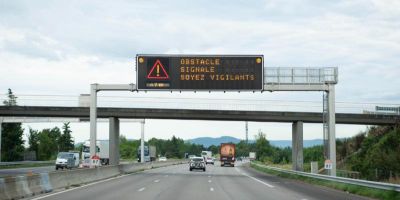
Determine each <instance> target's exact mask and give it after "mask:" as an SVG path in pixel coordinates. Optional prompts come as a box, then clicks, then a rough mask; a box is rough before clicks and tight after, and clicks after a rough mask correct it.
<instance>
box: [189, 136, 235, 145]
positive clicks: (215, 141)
mask: <svg viewBox="0 0 400 200" xmlns="http://www.w3.org/2000/svg"><path fill="white" fill-rule="evenodd" d="M188 141H189V142H191V143H193V144H202V145H203V146H204V147H209V146H211V145H216V146H217V145H220V144H221V143H230V142H232V143H235V144H237V143H239V142H240V139H237V138H235V137H230V136H222V137H218V138H212V137H199V138H194V139H190V140H188Z"/></svg>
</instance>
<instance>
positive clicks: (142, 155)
mask: <svg viewBox="0 0 400 200" xmlns="http://www.w3.org/2000/svg"><path fill="white" fill-rule="evenodd" d="M144 122H145V121H144V120H143V122H141V124H142V133H141V137H140V162H141V163H144V162H145V160H144ZM149 151H150V149H149Z"/></svg>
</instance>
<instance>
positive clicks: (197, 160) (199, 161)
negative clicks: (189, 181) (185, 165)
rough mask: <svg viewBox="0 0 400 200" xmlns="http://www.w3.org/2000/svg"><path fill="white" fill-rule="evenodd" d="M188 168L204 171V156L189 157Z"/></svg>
mask: <svg viewBox="0 0 400 200" xmlns="http://www.w3.org/2000/svg"><path fill="white" fill-rule="evenodd" d="M189 169H190V171H193V169H200V170H203V171H204V172H205V171H206V163H205V161H204V158H203V157H193V158H192V159H190V162H189Z"/></svg>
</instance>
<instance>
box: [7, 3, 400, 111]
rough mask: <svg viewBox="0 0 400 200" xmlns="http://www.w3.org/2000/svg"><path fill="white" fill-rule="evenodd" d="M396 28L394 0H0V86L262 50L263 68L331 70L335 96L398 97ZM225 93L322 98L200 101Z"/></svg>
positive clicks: (68, 82) (63, 85)
mask: <svg viewBox="0 0 400 200" xmlns="http://www.w3.org/2000/svg"><path fill="white" fill-rule="evenodd" d="M399 27H400V5H399V1H396V0H367V1H366V0H354V1H347V0H341V1H309V0H294V1H290V3H284V2H282V1H278V0H268V1H253V0H251V1H235V2H232V1H227V0H225V1H211V0H208V1H195V2H190V3H188V2H187V1H183V0H182V1H161V0H157V1H113V2H110V3H108V2H101V3H99V2H97V1H85V2H82V1H68V2H60V1H40V2H31V1H5V2H2V3H1V6H0V90H1V91H6V89H7V88H13V89H15V90H17V91H18V92H19V93H51V94H53V93H58V94H76V95H77V94H79V93H87V92H88V91H89V84H90V83H94V82H98V83H131V82H135V71H134V67H135V66H134V64H135V62H134V57H135V55H136V54H138V53H179V54H264V56H265V65H266V67H275V66H289V67H313V66H316V67H332V66H337V67H339V84H338V85H337V86H336V94H337V96H336V97H337V98H336V99H337V100H338V101H351V102H376V101H379V102H388V103H398V101H399V100H400V97H399V93H398V92H397V91H399V89H400V88H399V85H400V79H399V78H398V75H399V74H400V66H399V63H400V62H399V61H400V60H399V57H398V54H399V53H398V52H400V29H399ZM152 94H153V95H154V96H158V97H160V96H161V97H162V96H164V97H167V96H170V95H171V94H169V93H168V94H166V93H152ZM137 95H139V96H140V95H143V96H145V95H146V94H142V93H139V94H137ZM173 95H175V96H179V97H180V96H182V97H185V96H187V97H195V98H196V97H210V94H208V93H207V94H198V93H197V94H188V93H186V94H182V95H179V94H173ZM231 97H232V98H241V99H252V98H260V99H267V100H270V99H273V100H282V99H283V100H285V101H289V100H313V101H319V100H321V98H322V97H321V94H320V93H292V92H282V93H272V94H270V93H263V94H252V93H251V94H244V93H241V94H237V93H232V94H216V93H215V94H212V96H211V97H210V98H231ZM275 109H276V108H275ZM279 109H280V108H279Z"/></svg>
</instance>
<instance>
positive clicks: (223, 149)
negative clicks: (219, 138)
mask: <svg viewBox="0 0 400 200" xmlns="http://www.w3.org/2000/svg"><path fill="white" fill-rule="evenodd" d="M235 153H236V145H235V144H233V143H221V146H220V149H219V154H220V158H219V160H220V161H221V167H223V166H226V165H229V166H232V167H234V166H235Z"/></svg>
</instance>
